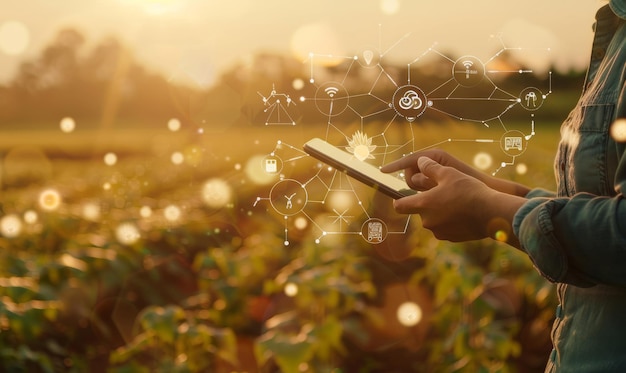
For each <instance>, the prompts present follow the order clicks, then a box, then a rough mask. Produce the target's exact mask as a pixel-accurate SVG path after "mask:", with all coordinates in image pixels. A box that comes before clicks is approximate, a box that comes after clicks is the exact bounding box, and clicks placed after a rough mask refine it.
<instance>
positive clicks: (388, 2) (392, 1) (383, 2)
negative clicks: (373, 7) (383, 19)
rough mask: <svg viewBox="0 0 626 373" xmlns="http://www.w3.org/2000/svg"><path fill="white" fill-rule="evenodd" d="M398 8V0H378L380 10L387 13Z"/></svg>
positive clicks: (393, 11)
mask: <svg viewBox="0 0 626 373" xmlns="http://www.w3.org/2000/svg"><path fill="white" fill-rule="evenodd" d="M399 10H400V1H399V0H380V11H381V12H383V13H384V14H387V15H392V14H396V13H398V11H399Z"/></svg>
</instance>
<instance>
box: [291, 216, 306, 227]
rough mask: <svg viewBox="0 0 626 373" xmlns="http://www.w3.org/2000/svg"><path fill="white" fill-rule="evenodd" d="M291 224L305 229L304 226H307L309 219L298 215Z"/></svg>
mask: <svg viewBox="0 0 626 373" xmlns="http://www.w3.org/2000/svg"><path fill="white" fill-rule="evenodd" d="M293 225H294V227H296V229H299V230H304V229H306V227H308V226H309V221H308V220H307V219H306V218H305V217H302V216H298V217H297V218H296V219H295V220H294V222H293Z"/></svg>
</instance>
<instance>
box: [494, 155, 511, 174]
mask: <svg viewBox="0 0 626 373" xmlns="http://www.w3.org/2000/svg"><path fill="white" fill-rule="evenodd" d="M514 164H515V156H512V157H511V162H502V163H500V167H498V168H497V169H496V170H495V171H494V172H492V173H491V175H492V176H495V175H496V174H497V173H498V172H499V171H500V170H501V169H503V168H505V167H507V166H513V165H514Z"/></svg>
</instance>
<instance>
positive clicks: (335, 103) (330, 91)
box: [315, 82, 349, 117]
mask: <svg viewBox="0 0 626 373" xmlns="http://www.w3.org/2000/svg"><path fill="white" fill-rule="evenodd" d="M348 98H349V96H348V91H347V90H346V88H345V87H344V86H343V84H341V83H339V82H327V83H324V84H322V85H321V86H319V88H317V91H316V92H315V106H317V109H318V110H319V111H320V112H321V113H322V114H324V115H329V116H331V117H334V116H336V115H339V114H341V113H343V111H344V110H346V108H347V107H348Z"/></svg>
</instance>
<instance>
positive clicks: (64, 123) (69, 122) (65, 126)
mask: <svg viewBox="0 0 626 373" xmlns="http://www.w3.org/2000/svg"><path fill="white" fill-rule="evenodd" d="M59 127H60V128H61V131H63V132H65V133H70V132H73V131H74V129H75V128H76V122H75V121H74V119H73V118H70V117H65V118H63V119H61V122H59Z"/></svg>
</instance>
